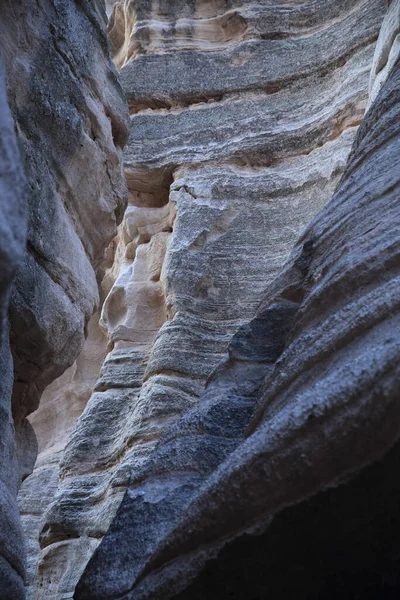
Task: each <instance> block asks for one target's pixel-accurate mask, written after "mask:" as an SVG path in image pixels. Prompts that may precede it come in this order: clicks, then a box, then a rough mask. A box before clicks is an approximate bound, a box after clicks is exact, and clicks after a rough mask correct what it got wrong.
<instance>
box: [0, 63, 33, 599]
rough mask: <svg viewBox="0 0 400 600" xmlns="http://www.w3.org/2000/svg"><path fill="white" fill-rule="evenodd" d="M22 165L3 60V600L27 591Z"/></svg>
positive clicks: (0, 222)
mask: <svg viewBox="0 0 400 600" xmlns="http://www.w3.org/2000/svg"><path fill="white" fill-rule="evenodd" d="M25 200H26V198H25V180H24V176H23V169H22V160H21V158H20V154H19V151H18V146H17V140H16V137H15V133H14V123H13V120H12V117H11V113H10V110H9V107H8V103H7V94H6V80H5V73H4V67H3V62H2V59H1V57H0V369H1V378H0V597H1V598H2V599H4V600H5V599H7V600H20V598H22V597H23V590H24V581H23V577H24V560H23V556H24V554H23V536H22V530H21V526H20V521H19V516H18V509H17V500H16V496H17V491H18V485H19V469H18V463H17V452H16V443H15V429H14V423H13V418H12V412H11V396H12V385H13V367H12V358H11V351H10V343H9V323H8V319H7V312H8V304H9V299H10V293H11V285H12V281H13V277H14V275H15V272H16V270H17V267H18V264H19V262H20V261H21V260H22V257H23V253H24V249H25V239H26V229H27V214H26V205H25Z"/></svg>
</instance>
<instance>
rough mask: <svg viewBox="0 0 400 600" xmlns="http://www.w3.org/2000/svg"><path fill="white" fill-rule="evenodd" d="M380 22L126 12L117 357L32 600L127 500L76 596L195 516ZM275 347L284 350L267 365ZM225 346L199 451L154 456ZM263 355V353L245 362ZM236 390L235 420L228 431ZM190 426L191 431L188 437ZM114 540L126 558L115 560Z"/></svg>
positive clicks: (49, 593)
mask: <svg viewBox="0 0 400 600" xmlns="http://www.w3.org/2000/svg"><path fill="white" fill-rule="evenodd" d="M384 7H385V3H384V2H383V1H382V2H381V1H379V0H364V1H360V2H357V3H356V4H355V3H354V2H349V1H344V0H337V1H336V2H330V3H329V6H327V4H326V2H322V0H321V1H317V2H313V3H309V4H306V5H302V4H292V5H290V7H289V8H288V6H285V10H283V6H282V5H281V4H280V3H276V2H275V3H271V5H268V6H267V5H266V4H265V3H263V2H260V3H250V2H246V1H244V0H243V1H241V2H240V1H229V2H228V1H220V2H205V1H198V2H190V3H188V2H178V1H174V2H160V3H158V4H157V5H156V4H155V3H150V2H147V1H145V0H140V1H139V0H137V1H128V2H119V3H117V5H116V7H115V10H114V13H113V16H112V17H111V21H110V35H111V42H112V46H113V49H114V52H115V54H116V57H117V63H118V64H119V65H120V66H121V65H124V66H123V68H122V70H121V73H120V76H121V80H122V82H123V86H124V89H125V92H126V95H127V97H128V102H129V106H130V111H131V132H130V137H129V141H128V145H127V148H126V151H125V171H126V176H127V180H128V188H129V206H128V210H127V212H126V217H125V219H124V222H123V224H122V225H121V226H120V229H119V234H118V240H119V243H118V247H117V248H116V250H115V261H116V263H115V266H114V267H112V268H111V269H110V271H109V272H108V274H107V275H106V280H105V285H106V287H107V288H109V287H110V285H112V287H111V291H110V293H109V295H108V297H107V299H106V300H105V303H104V307H103V310H102V315H101V319H100V322H101V325H102V327H103V328H104V329H105V330H106V333H107V337H108V339H109V342H110V346H109V350H110V352H109V354H108V355H107V357H106V359H105V361H104V364H103V367H102V369H101V373H100V376H99V379H98V381H97V383H96V385H95V391H94V393H93V395H92V396H91V398H90V400H89V401H88V403H87V405H86V407H85V409H84V411H83V413H82V415H81V417H80V418H79V419H78V422H77V424H76V426H75V427H74V429H73V431H72V433H71V436H70V439H69V442H68V444H67V447H66V450H65V452H64V453H63V458H62V461H61V465H60V481H59V484H58V488H57V490H56V492H55V496H54V500H53V502H52V503H51V505H50V507H49V510H48V511H47V513H46V515H45V519H44V524H43V528H42V532H41V536H40V542H41V545H42V554H41V561H40V565H39V573H38V578H37V592H36V594H37V598H40V599H41V598H43V599H44V598H46V600H50V599H52V598H54V599H58V598H61V596H62V595H66V596H67V595H72V593H73V590H74V587H75V584H76V582H77V579H78V577H79V574H80V568H82V567H83V566H84V563H85V561H87V560H88V559H89V558H90V556H91V555H92V553H93V551H94V549H95V548H96V546H97V545H98V543H99V541H100V540H101V538H102V537H103V536H104V535H105V534H106V532H107V530H108V528H109V525H110V523H111V521H112V520H113V517H114V515H115V513H116V511H117V509H118V506H119V504H120V502H121V499H122V497H123V495H124V493H125V490H126V488H129V492H128V493H127V495H126V496H125V499H124V502H123V505H122V506H121V510H120V512H119V513H118V517H117V519H116V521H115V522H114V523H113V525H112V527H111V530H110V533H109V535H108V537H107V538H106V540H105V541H104V543H103V544H102V545H101V546H100V549H99V551H98V553H97V555H96V558H95V559H94V562H93V563H92V566H91V567H90V569H89V571H88V575H87V576H85V579H84V580H83V583H82V585H86V584H87V585H89V588H90V591H89V592H88V593H89V594H97V596H95V597H98V598H107V599H109V598H112V597H115V596H117V595H118V594H119V593H123V592H124V590H126V589H129V587H131V586H132V585H133V583H134V580H135V577H136V575H137V572H140V571H141V569H142V568H143V563H144V562H145V561H146V560H147V557H149V556H152V555H153V553H154V548H155V546H156V545H157V544H158V543H159V542H160V541H161V539H162V538H163V536H164V533H165V532H164V529H163V527H166V528H167V529H168V528H169V527H171V526H172V524H173V522H174V519H175V518H176V517H177V516H179V515H177V512H179V511H180V506H181V505H180V504H178V506H176V503H175V499H176V498H178V499H180V498H181V497H182V498H183V497H184V496H185V495H186V496H185V497H186V498H187V500H189V498H190V496H191V495H192V494H193V492H194V490H195V488H196V486H198V485H199V483H200V482H201V481H202V480H204V478H206V477H207V476H208V475H209V473H210V471H211V470H212V469H213V468H215V467H216V466H217V465H218V463H219V462H220V461H221V460H222V459H223V457H224V456H225V455H226V454H227V453H229V452H230V451H232V450H233V449H234V447H235V446H236V445H237V443H238V440H239V439H241V437H242V436H243V435H244V430H245V428H246V423H247V421H248V419H249V418H250V414H251V412H252V407H253V406H254V402H255V398H256V395H257V391H258V388H259V385H260V383H261V381H262V379H263V378H264V377H265V369H267V370H268V369H269V368H272V367H271V365H273V363H274V362H275V361H276V359H277V357H278V356H279V354H280V353H281V352H282V350H283V347H284V346H285V343H286V342H285V340H286V333H287V332H286V330H285V328H288V327H289V326H290V324H291V321H290V319H289V316H290V317H291V318H293V316H294V307H296V302H297V301H298V299H297V297H296V294H294V298H289V299H287V300H286V301H285V302H286V303H283V305H282V306H280V305H279V306H277V307H276V311H275V313H274V315H275V316H274V321H273V323H274V324H273V325H271V322H270V320H269V313H267V315H266V316H265V317H264V316H263V315H261V316H259V317H258V318H257V320H256V321H255V322H254V324H251V325H245V324H246V323H249V320H250V319H252V318H253V316H254V313H255V311H256V309H257V306H258V305H259V303H260V301H261V300H262V299H263V297H264V295H265V289H266V287H267V286H268V284H269V283H271V282H272V281H273V280H274V278H275V277H276V275H277V273H278V272H279V269H280V267H281V265H282V264H283V263H284V261H285V260H286V258H287V256H288V253H289V251H290V248H291V247H292V245H293V243H294V241H295V239H296V238H297V236H298V235H299V233H300V231H301V230H302V229H304V227H305V226H306V224H307V223H308V222H309V221H310V219H311V218H312V217H313V216H314V215H315V214H316V212H317V211H318V210H319V209H320V208H321V206H323V205H324V204H325V203H326V202H327V201H328V200H329V199H330V198H331V197H332V194H333V192H334V190H335V187H336V185H337V183H338V182H339V179H340V176H341V175H342V173H343V171H344V168H345V165H346V161H347V157H348V154H349V152H350V148H351V145H352V143H353V140H354V136H355V133H356V129H357V126H358V124H359V123H360V121H361V120H362V118H363V115H364V110H365V107H366V104H367V101H368V79H369V73H370V68H371V63H372V58H373V51H374V46H375V42H376V38H377V35H378V32H379V28H380V25H381V21H382V18H383V12H384ZM114 280H115V283H113V282H114ZM282 323H283V325H282ZM241 327H243V329H241ZM282 327H283V330H282ZM271 330H274V331H275V330H279V331H280V333H279V335H278V339H277V341H275V340H274V341H273V343H271V344H270V345H268V344H267V347H266V348H263V344H264V339H265V335H266V334H267V333H266V332H268V331H271ZM282 331H283V332H282ZM232 336H235V338H234V340H236V341H234V342H232V345H231V349H230V359H229V360H228V361H227V362H226V365H225V367H224V369H222V371H218V373H220V374H219V375H215V378H216V379H215V381H216V383H214V384H213V385H217V387H218V390H217V391H215V389H214V391H213V392H212V394H211V395H209V393H208V391H207V390H206V391H205V393H204V395H203V396H202V400H201V406H203V405H204V407H206V406H209V417H207V418H206V417H204V419H205V421H207V423H206V424H204V423H202V425H201V427H200V429H201V430H202V436H200V438H199V443H198V445H196V444H195V443H192V441H193V440H192V441H190V440H191V437H190V436H186V438H185V435H186V434H185V435H183V438H184V439H183V441H179V439H178V438H179V437H180V436H181V433H179V432H180V431H181V425H179V426H178V429H177V431H178V433H176V434H175V433H174V431H175V429H174V428H173V429H171V431H170V433H168V434H167V437H166V438H164V441H163V443H162V444H161V445H160V446H159V447H158V449H157V451H156V453H155V454H154V455H153V454H152V453H153V451H154V448H155V447H156V445H157V443H158V441H159V439H160V437H161V436H162V435H163V433H164V432H165V431H166V430H167V429H168V426H169V425H171V424H172V423H173V422H174V421H176V420H177V419H178V418H179V417H180V416H181V415H182V414H185V413H187V412H188V411H190V410H191V409H193V408H194V407H196V406H197V404H198V401H199V397H200V396H201V395H202V394H203V390H204V386H205V382H206V380H207V378H208V376H209V375H210V373H211V372H212V371H213V369H214V368H215V367H216V365H217V364H218V363H219V362H220V361H221V359H223V357H224V356H225V354H226V351H227V348H228V345H229V342H230V340H231V339H232ZM257 339H259V340H261V341H260V348H259V351H257V352H255V353H254V355H251V356H249V357H248V358H247V359H246V358H244V355H246V352H247V350H246V347H247V345H248V344H250V346H251V344H252V343H255V342H256V340H257ZM236 363H239V366H237V365H236ZM236 368H238V369H239V372H240V376H237V375H234V374H233V373H234V372H236ZM232 369H233V372H232ZM243 373H246V377H244V375H243ZM232 377H234V378H235V386H236V387H235V389H234V390H232ZM210 385H211V383H210V384H209V387H210ZM227 389H228V390H230V392H229V393H230V397H232V398H234V399H236V400H235V402H236V404H235V406H232V407H231V412H230V416H229V418H227V422H226V424H221V420H220V419H219V418H218V415H219V413H220V412H221V410H224V411H225V410H226V408H225V404H224V403H225V391H226V390H227ZM199 410H200V412H199V417H198V416H196V415H197V413H196V412H194V413H189V416H188V421H187V424H186V421H183V422H182V423H185V425H183V426H182V427H183V429H182V431H186V429H185V427H187V428H188V431H191V430H192V428H194V429H195V430H197V429H196V428H198V424H197V419H198V418H203V417H201V415H202V414H203V413H202V411H201V408H200V409H199ZM206 413H207V410H206ZM190 415H192V416H190ZM193 415H194V416H193ZM40 419H41V417H39V416H38V420H37V424H38V425H39V424H40ZM229 427H232V428H233V429H232V432H231V433H230V434H229V435H228V434H226V435H227V436H228V438H229V439H227V440H225V441H223V440H222V437H223V435H225V433H224V432H226V431H227V430H228V429H229ZM207 428H209V430H207ZM215 428H216V430H218V431H219V434H220V437H221V440H222V441H221V443H220V442H217V441H215V440H216V433H215ZM207 431H208V434H209V438H210V440H211V443H209V442H206V441H204V440H206V438H207V435H204V434H207ZM175 438H176V439H175ZM213 440H214V441H213ZM203 443H204V447H203V446H202V444H203ZM213 443H215V444H216V445H215V447H213ZM179 448H182V452H181V451H179V452H178V450H179ZM170 450H171V454H169V452H170ZM174 453H175V454H174ZM160 455H161V456H164V457H167V456H168V458H166V459H165V460H166V462H165V463H164V462H163V461H160V460H159V458H158V457H159V456H160ZM194 462H196V467H195V469H194V472H192V470H191V469H192V467H190V468H189V466H190V465H192V466H193V463H194ZM165 465H168V466H165ZM45 466H46V459H45V457H44V461H43V462H41V468H42V467H45ZM182 470H184V471H185V473H186V476H187V479H185V481H183V480H181V475H180V473H181V472H182ZM167 471H168V473H170V472H171V473H174V474H173V475H172V474H171V475H169V474H168V475H167ZM28 481H29V480H28ZM28 485H29V484H28V482H27V486H28ZM33 487H34V484H33ZM52 493H53V492H52V491H51V493H50V494H49V496H51V494H52ZM179 502H180V500H179ZM41 510H43V507H42V508H40V510H39V512H40V511H41ZM166 514H168V518H164V517H165V515H166ZM130 515H140V517H139V518H136V517H132V518H131V517H130ZM160 521H162V523H161V524H160ZM121 523H124V525H123V526H122V525H121ZM124 527H125V528H126V532H125V534H126V537H124V531H123V529H124ZM127 532H129V535H130V536H131V537H130V544H128V545H127V544H125V540H127V539H128V535H127ZM115 535H118V536H120V537H119V538H118V539H120V540H121V548H120V550H121V552H120V553H118V552H116V553H115V554H113V555H112V556H111V555H110V554H109V550H108V548H109V546H110V544H112V541H113V540H114V539H115V537H113V536H115ZM132 540H134V543H133V542H132ZM103 560H104V561H105V562H102V561H103ZM96 561H97V562H96ZM77 563H79V567H80V568H79V569H78V570H77V567H76V565H77ZM121 564H122V565H123V569H122V568H121ZM96 565H102V566H101V567H100V569H102V574H99V567H98V566H96ZM105 566H107V569H108V571H107V569H106V568H105ZM86 577H87V579H86ZM87 582H88V583H87ZM82 593H83V592H82ZM82 597H83V596H82ZM89 597H90V596H89ZM93 597H94V596H93Z"/></svg>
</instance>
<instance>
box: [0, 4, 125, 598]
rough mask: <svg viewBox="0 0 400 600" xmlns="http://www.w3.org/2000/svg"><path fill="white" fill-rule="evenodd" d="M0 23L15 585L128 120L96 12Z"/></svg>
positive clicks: (9, 506)
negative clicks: (21, 494) (55, 392)
mask: <svg viewBox="0 0 400 600" xmlns="http://www.w3.org/2000/svg"><path fill="white" fill-rule="evenodd" d="M0 21H1V23H0V47H1V50H2V55H3V59H4V65H5V71H6V74H7V94H8V102H9V105H10V108H11V111H12V115H13V117H14V122H15V128H16V133H17V138H18V143H19V146H20V150H21V156H22V163H23V167H24V171H25V176H26V180H27V201H28V232H27V241H26V224H25V221H24V219H23V218H22V217H21V218H20V214H19V213H20V208H19V207H20V200H19V197H20V194H19V192H20V185H19V183H18V181H16V180H15V178H14V181H13V179H12V177H13V173H14V172H13V170H12V166H11V165H12V163H13V161H14V162H15V165H16V166H15V169H17V165H18V159H17V158H16V157H15V156H14V155H15V154H16V153H15V151H14V146H15V142H13V140H12V138H11V134H10V133H9V130H10V127H9V126H8V129H7V127H6V122H7V119H8V121H9V114H8V112H7V109H6V106H5V99H4V98H3V97H2V113H1V119H2V120H3V115H4V114H5V116H4V122H5V124H4V127H3V126H2V136H3V137H2V140H1V144H2V146H1V147H2V154H1V160H2V167H1V168H2V169H3V171H2V174H3V175H4V177H5V175H7V176H8V179H4V181H5V183H4V190H3V189H2V197H1V202H3V197H4V206H3V205H2V211H3V212H4V215H3V214H2V215H1V216H2V219H1V224H0V228H1V232H2V240H1V242H0V243H1V248H2V254H1V262H2V277H3V275H4V279H2V289H1V299H2V304H1V310H2V312H1V315H2V344H3V346H2V349H4V352H3V351H2V355H1V361H2V365H3V367H2V382H1V385H2V386H3V385H4V386H5V389H4V394H3V393H2V399H1V400H2V402H4V406H3V409H4V423H3V421H2V423H1V426H2V427H3V426H4V428H5V429H4V432H3V433H2V436H1V439H2V447H1V452H2V453H4V456H2V457H1V461H0V462H1V469H2V470H3V469H4V473H3V472H2V486H3V485H5V486H6V488H8V490H9V491H6V489H5V491H4V494H5V497H4V498H3V497H1V507H2V513H1V514H2V516H1V519H2V521H1V527H0V529H1V532H0V555H1V556H5V558H6V560H7V561H8V562H9V563H10V564H11V565H12V566H13V567H14V568H15V570H16V572H17V573H18V575H19V576H20V577H21V576H23V566H22V565H23V555H24V553H23V549H22V544H21V543H20V541H21V535H20V533H19V531H20V524H19V519H18V514H17V507H16V502H15V495H16V492H17V489H18V486H19V485H20V483H21V481H22V480H23V479H24V478H25V477H26V476H27V475H28V474H29V473H30V472H31V471H32V468H33V465H34V462H35V459H36V453H37V443H36V437H35V434H34V432H33V429H32V427H31V425H30V424H29V422H28V420H27V418H26V417H27V415H29V414H30V413H32V411H34V410H35V409H36V408H37V407H38V404H39V400H40V397H41V395H42V392H43V390H44V389H45V387H46V386H48V385H49V384H50V383H51V382H52V381H53V380H54V379H56V378H57V377H59V376H60V375H61V374H62V373H63V372H64V371H65V370H66V369H67V368H68V367H69V366H71V364H72V363H73V362H74V360H75V359H76V357H77V356H78V354H79V352H80V350H81V349H82V345H83V343H84V339H85V329H86V328H87V326H88V322H89V319H90V317H91V316H92V314H93V312H94V310H95V309H96V307H97V306H98V304H99V290H98V282H97V276H98V273H99V267H100V265H101V263H102V261H103V255H104V250H105V248H106V247H107V245H108V244H109V243H110V241H111V240H112V239H113V238H114V236H115V235H116V232H117V224H118V222H120V220H121V218H122V215H123V211H124V209H125V206H126V196H127V190H126V181H125V177H124V174H123V172H122V169H121V160H120V159H121V154H122V146H123V145H124V143H125V142H126V139H127V134H128V128H127V125H128V112H127V107H126V101H125V98H124V94H123V92H122V89H121V87H120V84H119V82H118V78H117V73H116V70H115V67H114V66H113V64H112V61H111V56H110V52H109V47H108V44H107V39H106V27H107V19H106V13H105V10H104V4H103V2H102V1H101V0H95V1H87V0H82V1H81V2H79V3H78V2H76V3H75V2H61V1H57V0H56V1H50V0H49V1H44V2H41V3H40V6H39V5H36V4H35V6H32V3H31V2H29V1H24V0H21V1H18V2H15V1H13V0H5V1H4V2H2V4H1V19H0ZM3 110H4V111H6V112H5V113H4V112H3ZM3 129H4V131H3ZM15 177H16V175H15ZM2 186H3V179H2ZM13 187H14V190H12V188H13ZM8 202H9V203H10V204H11V203H13V206H12V207H10V206H8V204H7V203H8ZM94 215H95V216H96V218H95V219H94ZM25 220H26V219H25ZM8 224H9V228H10V229H9V230H8V229H7V227H8ZM18 230H19V231H18ZM13 237H14V238H15V242H13ZM25 242H26V243H25ZM21 244H23V246H24V248H25V246H26V252H25V254H24V257H23V261H22V263H21V264H20V266H19V269H18V272H17V275H16V278H15V281H14V284H13V287H12V291H11V300H10V311H9V318H10V339H11V349H12V354H13V363H14V386H13V398H12V417H13V419H12V420H11V417H10V406H9V400H10V398H9V397H8V395H9V394H8V392H9V391H10V388H11V386H12V377H13V376H12V368H13V367H12V362H11V358H10V357H9V354H8V345H7V343H6V337H7V333H6V331H5V330H4V319H5V309H6V304H7V302H8V297H9V290H8V288H9V283H10V278H11V274H12V272H13V270H14V268H15V261H16V259H17V258H18V256H19V254H20V249H19V245H21ZM14 246H15V247H14ZM3 263H4V265H3ZM7 263H8V264H7ZM100 271H101V269H100ZM3 290H4V292H3ZM10 369H11V371H10ZM10 378H11V379H10ZM15 441H16V449H15V448H14V447H15ZM3 444H4V447H3ZM15 452H16V453H17V454H15ZM16 459H17V460H16ZM10 477H12V480H11V479H9V478H10ZM3 479H4V482H3ZM38 493H40V491H38ZM2 494H3V490H2ZM3 507H4V512H3ZM3 547H5V548H6V550H5V551H4V552H3V549H4V548H3ZM1 560H2V561H3V560H4V559H3V558H1ZM4 577H6V576H4ZM7 581H8V580H6V579H5V578H4V585H3V571H2V572H1V573H0V582H1V583H0V597H1V598H2V599H3V598H4V599H5V600H10V599H11V598H12V599H14V598H18V599H19V598H23V597H24V593H23V590H22V589H21V582H20V583H19V584H17V583H15V585H14V587H13V588H12V590H11V588H9V587H6V584H7Z"/></svg>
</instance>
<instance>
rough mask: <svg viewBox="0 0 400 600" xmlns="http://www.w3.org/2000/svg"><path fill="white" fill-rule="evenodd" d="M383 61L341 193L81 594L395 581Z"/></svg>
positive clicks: (227, 594) (394, 95) (396, 238)
mask: <svg viewBox="0 0 400 600" xmlns="http://www.w3.org/2000/svg"><path fill="white" fill-rule="evenodd" d="M395 4H397V7H396V10H397V11H398V9H399V4H398V3H395ZM398 15H399V12H397V16H398ZM392 17H393V13H392V14H391V16H389V17H388V19H387V20H386V22H385V24H384V28H383V33H382V35H383V36H384V35H385V31H387V29H385V28H386V27H387V25H388V22H389V20H390V19H391V18H392ZM382 46H385V43H384V41H383V40H380V43H379V45H378V50H377V52H378V53H380V52H381V48H382ZM386 48H387V50H386V53H387V54H388V55H389V56H390V54H391V49H390V47H389V46H386ZM393 52H396V50H394V51H393ZM383 67H384V65H383V66H382V68H383ZM376 75H379V74H378V73H376V72H375V74H374V75H373V76H376ZM385 77H386V81H385V82H383V81H380V85H381V91H380V93H379V95H378V96H377V97H376V99H375V101H374V102H373V104H372V106H371V108H370V110H369V111H368V113H367V115H366V117H365V120H364V122H363V124H362V125H361V128H360V130H359V132H358V134H357V139H356V142H355V145H354V147H353V150H352V153H351V156H350V159H349V163H348V166H347V169H346V172H345V174H344V176H343V178H342V180H341V183H340V186H339V188H338V190H337V191H336V193H335V195H334V197H333V198H332V200H331V201H330V202H329V203H328V204H327V205H326V207H325V208H324V209H323V210H322V211H321V212H320V213H319V214H318V215H317V217H315V219H314V220H313V221H312V222H311V224H310V225H309V226H308V227H307V229H306V230H305V232H304V233H303V234H302V236H301V237H300V239H299V241H298V242H297V244H296V245H295V248H294V250H293V251H292V253H291V255H290V258H289V260H288V261H287V262H286V264H285V266H284V267H283V269H282V270H281V272H280V274H279V275H278V277H277V278H276V279H275V281H274V282H273V283H272V284H271V286H270V287H269V288H268V290H267V292H266V294H265V296H264V298H263V300H262V302H261V304H260V306H259V308H258V311H257V315H256V317H255V318H254V319H252V320H251V321H250V322H249V323H248V324H247V325H245V326H243V327H242V328H241V329H240V330H239V331H238V332H237V334H236V335H235V337H234V338H233V341H232V343H231V345H230V350H229V355H228V357H227V359H226V360H225V362H224V363H223V364H222V365H220V366H219V368H218V369H217V370H216V371H215V373H214V375H213V376H212V377H211V379H210V380H209V383H208V387H207V388H206V391H205V393H204V395H203V397H202V398H201V400H200V403H199V406H198V407H197V408H196V409H194V410H192V411H190V412H189V413H187V415H186V416H185V417H184V418H183V419H181V420H179V421H178V422H177V423H176V424H175V425H173V426H172V427H171V428H170V429H169V430H168V432H167V433H166V434H165V435H164V436H163V438H162V440H161V442H160V444H159V445H158V447H157V449H156V452H155V453H153V455H152V457H151V459H150V460H149V462H148V463H147V465H146V468H145V469H143V470H142V472H137V473H136V481H134V485H132V487H131V488H130V490H129V491H128V493H127V495H126V496H125V499H124V502H123V504H122V506H121V508H120V510H119V512H118V514H117V517H116V518H115V520H114V521H113V523H112V525H111V528H110V531H109V533H108V535H107V536H106V538H105V540H104V541H103V543H102V544H101V546H100V547H99V548H98V550H97V551H96V553H95V556H94V557H93V558H92V560H91V562H90V563H89V566H88V567H87V569H86V571H85V573H84V575H83V577H82V579H81V581H80V583H79V585H78V587H77V591H76V593H75V596H74V597H75V598H76V599H77V600H84V599H85V600H89V599H94V598H96V600H99V599H105V598H107V599H108V600H110V599H112V598H124V599H125V600H128V599H131V600H133V599H135V600H139V599H145V598H146V599H153V598H154V599H157V600H162V599H168V598H172V597H174V598H175V597H176V598H179V599H180V600H186V599H190V600H196V599H200V598H212V599H213V598H215V599H218V600H223V599H225V598H237V599H238V600H239V599H242V598H253V599H256V598H266V597H269V598H285V600H286V599H288V600H290V599H292V598H293V599H299V598H300V599H304V600H306V599H310V598H324V599H325V598H327V599H331V598H332V599H333V598H338V597H341V598H346V599H349V600H350V599H354V598H363V599H364V598H367V599H371V600H372V598H374V599H376V598H385V599H390V598H397V597H398V595H399V593H400V576H399V570H398V553H399V545H398V539H399V533H400V520H399V511H398V505H399V500H400V488H399V481H398V475H397V471H398V460H399V452H400V447H399V438H400V410H399V385H400V369H399V359H400V340H399V336H398V334H397V332H398V331H399V327H400V295H399V289H400V288H399V269H400V202H399V197H400V129H399V118H400V58H399V56H398V53H397V58H396V57H394V58H393V67H392V69H391V70H387V72H386V74H385ZM261 382H262V383H261ZM260 383H261V385H260ZM257 390H258V391H257ZM255 397H256V401H257V404H256V412H255V416H254V417H253V418H252V420H251V423H250V425H249V421H250V419H251V404H252V402H254V400H255ZM249 409H250V410H249ZM243 437H244V438H245V439H244V440H243ZM220 463H222V464H220ZM218 465H219V466H218Z"/></svg>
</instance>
